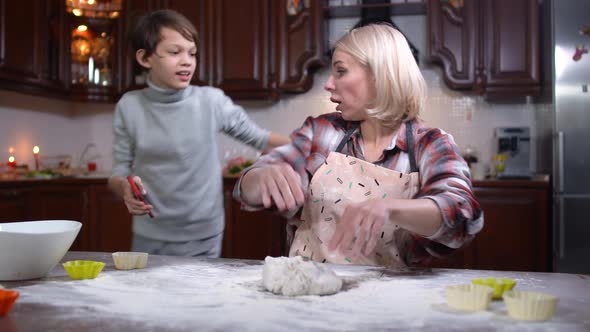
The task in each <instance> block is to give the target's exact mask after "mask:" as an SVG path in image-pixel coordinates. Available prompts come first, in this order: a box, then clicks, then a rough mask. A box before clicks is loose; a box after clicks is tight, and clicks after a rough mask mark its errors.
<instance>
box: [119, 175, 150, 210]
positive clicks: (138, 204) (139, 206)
mask: <svg viewBox="0 0 590 332" xmlns="http://www.w3.org/2000/svg"><path fill="white" fill-rule="evenodd" d="M133 182H135V184H136V185H137V188H138V189H139V191H140V192H141V193H142V194H145V193H146V192H145V189H144V188H143V184H142V183H141V179H140V178H139V176H134V177H133ZM122 185H123V200H124V201H125V205H126V206H127V210H128V211H129V213H131V214H132V215H137V216H142V215H144V214H148V213H149V212H150V211H151V210H152V209H153V208H154V207H153V206H152V205H150V204H146V203H144V202H142V201H141V200H139V199H137V198H135V195H133V190H131V185H130V184H129V183H128V182H127V181H123V184H122Z"/></svg>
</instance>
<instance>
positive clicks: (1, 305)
mask: <svg viewBox="0 0 590 332" xmlns="http://www.w3.org/2000/svg"><path fill="white" fill-rule="evenodd" d="M18 296H19V293H18V292H17V291H13V290H7V289H0V317H3V316H6V314H7V313H8V312H9V311H10V309H11V308H12V305H13V304H14V302H16V299H17V298H18Z"/></svg>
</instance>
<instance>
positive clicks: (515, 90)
mask: <svg viewBox="0 0 590 332" xmlns="http://www.w3.org/2000/svg"><path fill="white" fill-rule="evenodd" d="M428 23H429V28H428V30H429V33H430V37H429V38H430V49H429V52H430V56H431V58H432V60H433V61H435V62H437V63H440V64H441V65H442V67H443V69H444V79H445V82H446V84H447V85H448V86H449V87H450V88H452V89H462V90H473V91H475V92H477V93H480V94H487V95H536V94H538V93H539V92H540V88H541V83H540V81H541V79H540V54H539V31H540V27H539V4H538V0H469V1H463V0H458V1H450V0H429V1H428Z"/></svg>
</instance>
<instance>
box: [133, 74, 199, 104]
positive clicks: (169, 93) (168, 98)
mask: <svg viewBox="0 0 590 332" xmlns="http://www.w3.org/2000/svg"><path fill="white" fill-rule="evenodd" d="M147 85H148V87H147V88H145V89H143V93H144V94H145V96H146V97H148V98H149V99H151V100H154V101H156V102H160V103H165V104H166V103H174V102H177V101H180V100H182V99H184V98H185V97H187V96H188V94H189V93H190V85H189V86H188V87H187V88H184V89H169V88H162V87H159V86H157V85H156V84H155V83H154V82H152V81H151V80H150V79H149V78H148V79H147Z"/></svg>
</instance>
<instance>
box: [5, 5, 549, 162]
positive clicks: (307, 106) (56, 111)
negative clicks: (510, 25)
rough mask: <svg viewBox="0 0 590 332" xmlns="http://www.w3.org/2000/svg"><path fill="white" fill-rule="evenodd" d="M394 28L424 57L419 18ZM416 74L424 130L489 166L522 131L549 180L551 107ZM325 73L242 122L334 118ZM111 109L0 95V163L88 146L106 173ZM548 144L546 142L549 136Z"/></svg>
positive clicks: (256, 107)
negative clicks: (439, 131) (498, 139)
mask: <svg viewBox="0 0 590 332" xmlns="http://www.w3.org/2000/svg"><path fill="white" fill-rule="evenodd" d="M355 21H356V20H354V19H335V20H331V21H330V28H329V31H330V35H329V38H330V41H331V42H333V41H334V40H336V39H337V38H338V37H339V36H340V35H342V34H343V33H344V32H345V31H347V30H348V29H349V27H350V26H352V25H353V24H354V23H355ZM394 21H395V22H396V24H397V25H398V26H399V28H400V29H401V30H402V31H403V32H404V33H405V34H406V36H408V38H409V39H410V40H411V41H412V43H413V44H414V45H415V46H416V47H417V48H418V49H419V50H421V54H422V56H424V55H425V50H426V42H427V38H426V17H425V16H401V17H395V18H394ZM425 63H426V61H424V59H422V61H421V68H422V72H423V74H424V77H425V79H426V81H427V83H428V87H429V91H428V93H429V99H428V103H427V107H426V110H425V112H424V113H423V114H422V118H423V119H424V120H425V121H426V122H427V123H428V124H429V125H431V126H436V127H441V128H443V129H444V130H446V131H448V132H450V133H451V134H453V136H454V137H455V140H456V142H457V144H458V145H459V147H460V148H464V147H465V146H466V145H468V144H469V145H472V146H473V147H475V149H476V150H477V151H479V153H480V159H481V160H482V161H484V162H489V161H490V159H491V156H492V154H493V149H494V144H493V142H494V141H493V131H494V128H495V127H499V126H529V127H530V128H531V136H532V148H531V149H532V151H531V153H532V164H533V168H534V169H535V170H537V171H542V172H548V170H549V167H550V158H551V147H550V146H549V145H548V143H546V142H547V137H548V136H549V135H550V130H551V121H552V120H551V119H552V105H549V104H533V103H503V104H501V103H490V102H488V101H486V99H485V98H483V97H480V96H474V95H467V94H464V93H462V92H456V91H451V90H449V89H448V88H447V87H446V86H445V85H444V82H442V76H441V72H440V69H439V68H438V67H432V66H429V65H425ZM328 75H329V69H328V68H324V69H322V70H320V71H319V72H318V73H316V75H315V81H314V82H315V84H314V86H313V87H312V89H311V90H310V91H309V92H307V93H305V94H299V95H292V96H285V97H283V98H281V100H280V101H279V102H277V103H274V104H269V103H266V102H240V104H241V105H243V106H244V107H245V108H246V110H247V111H248V114H249V116H250V117H251V118H252V119H253V120H254V121H255V122H256V123H258V124H259V125H260V126H262V127H265V128H268V129H270V130H272V131H274V132H277V133H282V134H289V133H290V132H291V131H292V130H294V129H296V128H297V127H298V126H299V125H301V124H302V123H303V120H304V119H305V118H306V117H307V116H310V115H311V116H314V115H318V114H321V113H325V112H332V111H334V105H332V104H331V103H330V101H329V97H328V96H329V95H328V93H327V92H325V91H324V90H323V84H324V83H325V81H326V80H327V78H328ZM113 111H114V105H112V104H73V103H67V102H64V101H60V100H55V99H46V98H41V97H31V96H28V95H22V94H18V93H13V92H8V91H1V90H0V160H1V161H6V160H7V159H8V149H9V147H10V146H13V147H14V148H15V150H16V152H15V157H16V159H17V161H18V162H19V163H22V162H24V163H28V164H29V165H33V157H32V146H33V145H39V146H40V147H41V152H42V154H46V155H56V154H71V155H72V157H73V159H74V161H76V162H77V160H78V158H79V156H80V154H81V153H82V150H83V149H84V147H85V146H86V145H87V144H89V143H94V144H96V146H97V150H98V152H99V153H100V154H101V155H102V158H101V160H100V162H99V168H101V169H103V170H108V169H110V167H111V164H112V157H111V146H112V141H113V135H112V129H111V124H112V114H113ZM549 137H550V136H549ZM219 143H220V144H219V146H220V156H221V158H222V159H223V160H224V161H225V160H227V159H230V158H233V157H236V156H246V157H252V158H255V157H256V151H254V150H252V149H250V148H248V147H246V146H244V145H242V144H240V143H238V142H236V141H235V140H233V139H231V138H228V137H225V136H223V135H220V136H219Z"/></svg>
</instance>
